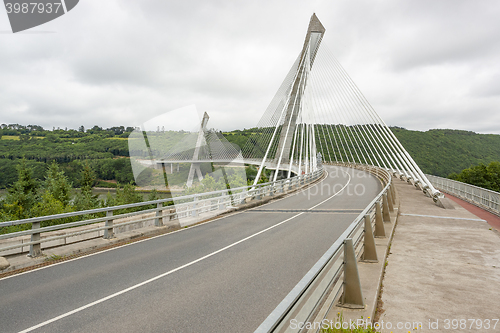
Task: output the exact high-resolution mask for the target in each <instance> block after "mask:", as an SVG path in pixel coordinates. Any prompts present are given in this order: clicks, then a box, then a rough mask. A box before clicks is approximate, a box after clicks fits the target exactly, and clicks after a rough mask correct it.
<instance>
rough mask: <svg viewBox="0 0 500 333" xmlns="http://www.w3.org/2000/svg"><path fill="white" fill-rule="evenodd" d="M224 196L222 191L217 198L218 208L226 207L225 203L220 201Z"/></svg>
mask: <svg viewBox="0 0 500 333" xmlns="http://www.w3.org/2000/svg"><path fill="white" fill-rule="evenodd" d="M223 197H224V193H221V195H220V198H219V199H218V200H217V201H218V202H219V210H223V209H225V208H226V205H225V204H224V202H223V201H222V200H223Z"/></svg>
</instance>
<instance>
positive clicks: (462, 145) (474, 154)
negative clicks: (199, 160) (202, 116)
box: [224, 127, 500, 177]
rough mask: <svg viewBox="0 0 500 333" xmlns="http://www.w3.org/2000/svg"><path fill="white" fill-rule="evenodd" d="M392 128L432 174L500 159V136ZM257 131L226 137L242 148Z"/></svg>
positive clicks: (241, 132)
mask: <svg viewBox="0 0 500 333" xmlns="http://www.w3.org/2000/svg"><path fill="white" fill-rule="evenodd" d="M391 130H392V131H393V132H394V134H395V135H396V137H397V138H398V139H399V141H401V143H402V144H403V146H404V147H405V148H406V149H407V150H408V152H409V153H410V154H411V156H412V157H413V159H414V160H415V162H417V164H418V165H419V166H420V168H421V169H422V170H423V171H424V172H425V173H428V174H433V175H436V176H441V177H447V176H448V175H449V174H451V173H453V172H456V173H459V172H460V171H461V170H463V169H466V168H469V167H471V166H473V165H478V164H480V163H484V164H489V163H490V162H492V161H500V135H496V134H477V133H474V132H468V131H461V130H449V129H435V130H429V131H426V132H420V131H410V130H407V129H404V128H400V127H391ZM255 132H256V129H245V130H242V131H241V130H235V131H231V132H226V133H224V136H225V137H226V138H227V139H228V141H230V142H233V143H236V144H238V145H239V146H240V147H242V146H243V145H244V144H245V142H246V140H247V138H248V137H250V136H251V135H252V134H254V133H255Z"/></svg>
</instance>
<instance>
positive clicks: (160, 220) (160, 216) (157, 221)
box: [155, 202, 163, 227]
mask: <svg viewBox="0 0 500 333" xmlns="http://www.w3.org/2000/svg"><path fill="white" fill-rule="evenodd" d="M156 208H157V209H158V210H157V211H156V218H155V227H161V226H163V210H162V208H163V203H161V202H158V203H157V204H156Z"/></svg>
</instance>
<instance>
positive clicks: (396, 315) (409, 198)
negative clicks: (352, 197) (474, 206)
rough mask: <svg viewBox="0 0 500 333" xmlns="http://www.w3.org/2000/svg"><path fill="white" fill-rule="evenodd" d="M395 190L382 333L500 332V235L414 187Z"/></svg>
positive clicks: (459, 208) (401, 186)
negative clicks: (395, 209) (396, 202)
mask: <svg viewBox="0 0 500 333" xmlns="http://www.w3.org/2000/svg"><path fill="white" fill-rule="evenodd" d="M395 185H396V189H397V191H398V194H399V198H400V207H399V214H400V215H399V218H398V224H397V226H396V229H395V233H394V238H393V241H392V245H391V248H390V253H389V256H388V260H387V266H386V271H385V277H384V280H383V290H382V296H381V299H382V302H383V305H382V311H381V312H382V313H381V314H380V315H378V316H377V317H378V318H377V319H378V322H379V323H381V324H382V325H383V328H382V329H381V330H380V331H381V332H394V333H396V332H415V331H417V332H500V322H499V321H498V319H500V311H499V309H500V235H499V232H498V231H497V230H495V229H494V228H492V227H491V226H490V225H489V224H487V223H486V221H485V220H483V219H482V218H480V217H479V216H476V215H474V214H472V213H471V212H469V211H467V210H466V209H465V208H463V207H462V206H460V205H458V204H456V203H454V206H455V209H446V210H445V209H442V208H439V207H437V206H436V205H434V204H433V202H432V201H431V200H429V198H427V197H425V196H423V195H422V193H421V192H420V191H416V190H415V188H414V187H413V186H409V185H408V184H407V183H405V182H400V181H395ZM495 325H496V327H494V326H495Z"/></svg>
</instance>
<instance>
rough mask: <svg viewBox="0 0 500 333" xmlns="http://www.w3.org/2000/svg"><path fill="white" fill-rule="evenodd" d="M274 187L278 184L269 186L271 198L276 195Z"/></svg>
mask: <svg viewBox="0 0 500 333" xmlns="http://www.w3.org/2000/svg"><path fill="white" fill-rule="evenodd" d="M274 185H276V183H272V184H271V185H269V196H270V197H272V196H273V195H274Z"/></svg>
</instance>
